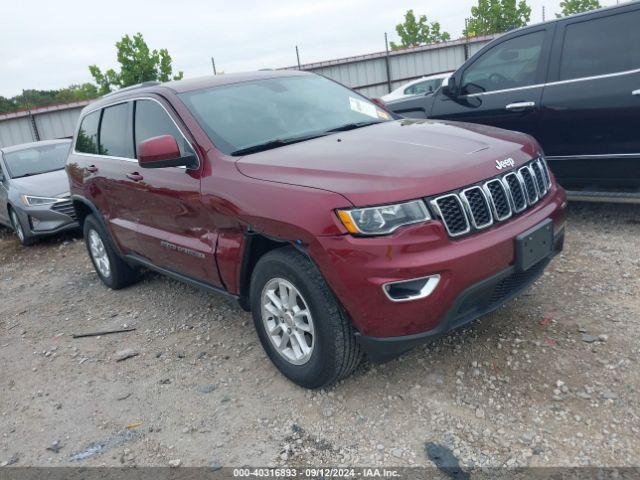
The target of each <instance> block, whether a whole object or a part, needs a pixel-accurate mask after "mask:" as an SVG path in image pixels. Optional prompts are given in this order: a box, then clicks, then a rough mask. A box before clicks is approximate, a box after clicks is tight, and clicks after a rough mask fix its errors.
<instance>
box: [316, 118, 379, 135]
mask: <svg viewBox="0 0 640 480" xmlns="http://www.w3.org/2000/svg"><path fill="white" fill-rule="evenodd" d="M376 123H383V122H381V121H380V120H372V121H370V122H355V123H347V124H345V125H341V126H339V127H336V128H331V129H329V130H326V132H327V133H333V132H346V131H347V130H355V129H356V128H362V127H368V126H369V125H375V124H376Z"/></svg>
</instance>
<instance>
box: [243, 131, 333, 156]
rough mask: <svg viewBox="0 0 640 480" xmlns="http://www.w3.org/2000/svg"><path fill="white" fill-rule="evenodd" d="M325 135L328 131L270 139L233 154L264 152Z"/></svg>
mask: <svg viewBox="0 0 640 480" xmlns="http://www.w3.org/2000/svg"><path fill="white" fill-rule="evenodd" d="M325 135H326V133H320V134H317V133H316V134H314V135H305V136H302V137H291V138H276V139H275V140H269V141H268V142H264V143H259V144H257V145H251V146H250V147H245V148H240V149H238V150H235V151H233V152H231V155H232V156H234V157H239V156H241V155H248V154H250V153H257V152H264V151H265V150H270V149H272V148H278V147H284V146H285V145H291V144H292V143H298V142H304V141H305V140H311V139H313V138H318V137H324V136H325Z"/></svg>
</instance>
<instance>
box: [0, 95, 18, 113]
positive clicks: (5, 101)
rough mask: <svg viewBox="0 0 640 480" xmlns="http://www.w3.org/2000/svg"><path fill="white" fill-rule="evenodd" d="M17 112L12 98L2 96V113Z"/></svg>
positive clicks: (0, 102)
mask: <svg viewBox="0 0 640 480" xmlns="http://www.w3.org/2000/svg"><path fill="white" fill-rule="evenodd" d="M14 110H17V107H16V104H15V102H14V101H13V99H12V98H6V97H2V96H0V113H8V112H13V111H14Z"/></svg>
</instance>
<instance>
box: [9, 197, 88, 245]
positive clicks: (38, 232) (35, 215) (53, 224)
mask: <svg viewBox="0 0 640 480" xmlns="http://www.w3.org/2000/svg"><path fill="white" fill-rule="evenodd" d="M61 203H62V202H61ZM14 208H15V207H14ZM72 209H73V206H71V209H66V208H65V206H64V205H61V204H57V205H56V209H54V208H52V205H42V206H37V207H24V206H22V207H19V208H15V210H16V213H17V214H18V218H19V219H20V222H21V223H22V228H23V229H24V230H25V231H26V232H28V234H29V235H30V236H34V237H42V236H47V235H54V234H57V233H61V232H64V231H67V230H74V229H77V228H79V225H78V222H77V221H76V219H75V211H73V210H72Z"/></svg>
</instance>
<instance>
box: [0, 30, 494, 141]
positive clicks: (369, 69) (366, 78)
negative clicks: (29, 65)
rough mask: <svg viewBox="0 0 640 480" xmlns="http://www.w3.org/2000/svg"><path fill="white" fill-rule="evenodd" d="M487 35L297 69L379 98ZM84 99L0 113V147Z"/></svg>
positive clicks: (53, 125)
mask: <svg viewBox="0 0 640 480" xmlns="http://www.w3.org/2000/svg"><path fill="white" fill-rule="evenodd" d="M493 38H495V37H494V36H486V37H475V38H470V39H459V40H454V41H451V42H443V43H437V44H434V45H425V46H423V47H414V48H407V49H403V50H396V51H390V52H388V53H387V52H379V53H371V54H368V55H360V56H357V57H348V58H340V59H337V60H328V61H324V62H318V63H309V64H306V65H301V66H300V68H301V69H302V70H307V71H311V72H316V73H320V74H322V75H326V76H327V77H329V78H333V79H334V80H337V81H338V82H340V83H343V84H345V85H347V86H349V87H351V88H354V89H355V90H358V91H359V92H361V93H362V94H364V95H367V96H369V97H380V96H382V95H384V94H386V93H388V92H389V89H394V88H397V87H399V86H400V85H402V84H403V83H405V82H408V81H410V80H413V79H416V78H420V77H422V76H424V75H430V74H435V73H443V72H448V71H451V70H455V69H456V68H458V67H459V66H460V65H461V64H462V63H463V62H464V61H465V60H466V59H467V58H469V57H470V56H471V55H473V54H474V53H476V52H477V51H478V50H480V49H481V48H482V47H483V46H485V45H486V44H487V43H489V42H490V41H491V40H493ZM297 68H298V67H297V66H294V67H286V68H285V69H297ZM88 103H89V101H88V100H87V101H82V102H73V103H68V104H65V105H52V106H50V107H40V108H36V109H32V110H31V111H20V112H15V113H8V114H2V115H0V147H3V146H5V147H6V146H10V145H16V144H19V143H28V142H33V141H36V140H49V139H54V138H64V137H70V136H72V135H73V132H74V129H75V125H76V121H77V119H78V116H79V115H80V111H81V110H82V108H83V107H84V106H85V105H87V104H88Z"/></svg>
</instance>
